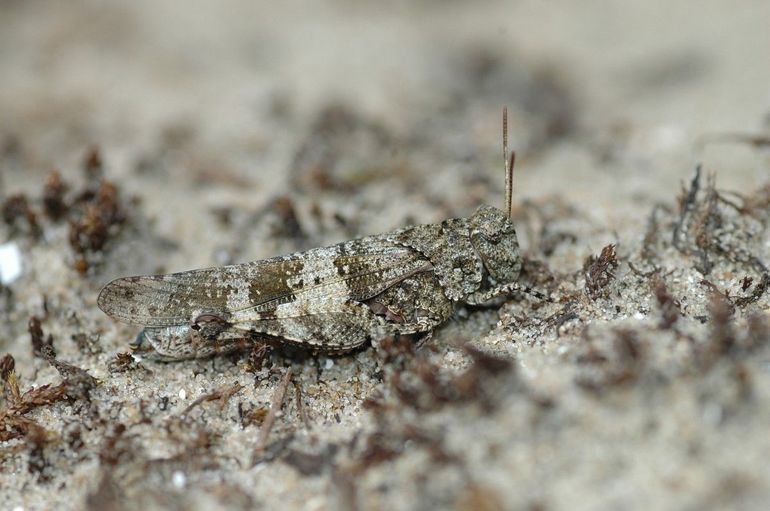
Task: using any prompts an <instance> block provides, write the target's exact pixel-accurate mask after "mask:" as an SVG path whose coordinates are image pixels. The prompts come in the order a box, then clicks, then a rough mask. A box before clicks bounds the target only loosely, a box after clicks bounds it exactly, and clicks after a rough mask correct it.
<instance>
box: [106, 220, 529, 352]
mask: <svg viewBox="0 0 770 511" xmlns="http://www.w3.org/2000/svg"><path fill="white" fill-rule="evenodd" d="M520 271H521V257H520V255H519V247H518V242H517V239H516V232H515V230H514V227H513V224H512V223H511V221H510V220H509V219H508V217H507V216H506V214H505V213H503V212H502V211H500V210H498V209H496V208H493V207H490V206H481V207H480V208H479V209H478V210H477V211H476V212H475V213H474V214H473V216H471V217H470V218H462V219H449V220H445V221H443V222H441V223H437V224H427V225H417V226H412V227H406V228H404V229H399V230H396V231H393V232H390V233H386V234H380V235H376V236H369V237H366V238H361V239H356V240H352V241H346V242H344V243H340V244H338V245H333V246H330V247H324V248H316V249H312V250H308V251H306V252H298V253H295V254H290V255H286V256H280V257H274V258H271V259H265V260H261V261H254V262H251V263H245V264H236V265H230V266H223V267H218V268H208V269H202V270H192V271H186V272H181V273H174V274H170V275H155V276H139V277H126V278H120V279H117V280H114V281H112V282H110V283H109V284H107V285H106V286H105V287H104V289H102V291H101V293H100V294H99V299H98V304H99V307H100V308H101V309H102V310H103V311H104V312H106V313H107V314H109V315H110V316H112V317H113V318H115V319H117V320H120V321H124V322H127V323H131V324H136V325H142V326H144V327H145V329H144V330H143V332H142V333H141V334H140V337H139V344H141V345H142V347H143V348H144V347H148V345H149V347H151V348H152V349H153V350H154V352H155V354H156V355H159V356H161V357H163V358H167V359H185V358H197V357H206V356H210V355H214V354H216V353H221V352H225V351H232V350H235V349H241V348H243V347H245V346H248V345H249V344H250V343H251V342H253V341H255V340H260V341H267V342H273V343H276V344H293V345H297V346H300V347H303V348H306V349H309V350H312V351H320V352H326V353H344V352H346V351H350V350H352V349H354V348H356V347H358V346H360V345H362V344H364V343H366V342H367V341H372V340H377V339H380V338H382V337H384V336H386V335H395V334H426V335H429V334H430V332H432V331H433V329H434V328H436V327H437V326H438V325H440V324H441V323H443V322H445V321H446V320H447V319H449V318H450V317H451V315H452V313H453V311H454V306H455V304H456V303H458V302H463V303H468V304H478V303H482V302H485V301H487V300H489V299H491V298H493V297H495V296H498V295H500V294H502V293H506V292H509V291H512V290H515V289H517V288H518V286H517V284H516V281H517V279H518V276H519V272H520Z"/></svg>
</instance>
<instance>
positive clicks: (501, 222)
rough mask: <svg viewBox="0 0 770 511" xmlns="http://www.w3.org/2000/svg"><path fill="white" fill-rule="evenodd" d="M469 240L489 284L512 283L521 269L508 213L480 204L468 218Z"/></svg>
mask: <svg viewBox="0 0 770 511" xmlns="http://www.w3.org/2000/svg"><path fill="white" fill-rule="evenodd" d="M470 228H471V243H472V244H473V248H474V249H475V250H476V253H477V254H478V255H479V257H480V258H481V262H482V263H483V264H484V268H485V269H486V272H487V274H488V276H489V279H490V281H492V282H491V283H492V284H496V285H500V284H508V283H512V282H515V281H516V279H518V277H519V273H520V272H521V255H520V254H519V242H518V240H517V239H516V230H515V229H514V227H513V223H511V220H510V219H509V218H508V216H507V215H506V214H505V213H503V212H502V211H500V210H499V209H497V208H493V207H492V206H480V207H479V209H477V210H476V212H475V213H474V214H473V216H472V217H471V218H470Z"/></svg>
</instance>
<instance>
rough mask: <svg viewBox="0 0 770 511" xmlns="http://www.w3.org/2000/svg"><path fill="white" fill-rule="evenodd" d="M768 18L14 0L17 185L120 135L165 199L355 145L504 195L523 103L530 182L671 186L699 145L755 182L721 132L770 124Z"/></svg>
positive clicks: (358, 155)
mask: <svg viewBox="0 0 770 511" xmlns="http://www.w3.org/2000/svg"><path fill="white" fill-rule="evenodd" d="M768 19H770V5H768V3H767V2H763V1H760V0H755V1H747V2H740V3H739V4H734V3H726V2H721V1H710V0H709V1H703V2H697V3H694V2H691V1H681V0H679V1H666V2H644V3H637V2H634V3H631V2H629V3H613V2H604V1H599V0H589V1H586V2H580V3H574V2H537V1H518V2H498V1H480V2H472V3H471V2H435V1H420V2H388V3H387V4H383V3H381V2H352V1H344V0H335V1H326V2H312V3H311V2H307V3H306V2H287V3H280V4H276V3H274V2H251V1H225V2H202V1H192V2H185V3H184V5H182V4H180V3H178V2H167V1H160V2H159V1H154V0H153V1H149V0H147V1H142V0H140V1H135V2H130V3H104V2H96V1H94V2H87V1H77V2H67V3H61V2H40V1H31V2H30V1H14V0H4V1H3V2H2V3H0V75H2V87H0V143H1V144H2V145H1V146H0V147H2V153H1V154H0V158H2V159H1V160H0V165H2V167H1V168H2V186H4V187H5V189H6V192H7V191H9V190H16V189H23V188H24V187H25V186H31V184H30V183H32V182H34V181H36V180H37V181H39V179H40V177H41V176H44V175H45V174H47V173H48V172H49V171H50V169H51V168H53V167H56V168H60V169H61V170H62V172H63V173H64V174H65V176H66V175H67V174H68V173H69V172H70V171H72V169H74V168H76V167H77V166H79V164H80V162H81V161H82V159H83V158H84V155H85V154H86V153H87V151H88V150H89V148H92V147H98V148H99V149H100V150H101V151H102V156H103V159H104V160H105V164H106V167H107V171H108V174H109V175H110V176H112V177H113V178H114V179H118V180H120V179H123V178H125V179H126V180H127V183H126V186H127V187H129V188H130V189H131V190H132V191H133V192H135V193H138V194H140V195H143V196H144V195H146V196H147V197H146V200H147V202H148V207H149V208H150V209H151V210H155V211H156V212H158V213H162V212H163V208H164V207H170V206H171V204H172V203H174V202H175V200H176V197H175V196H171V197H169V196H165V195H164V196H163V197H162V198H160V197H159V199H161V200H160V201H156V200H154V199H153V196H157V193H154V192H156V191H157V189H158V188H159V187H160V188H163V189H164V190H167V189H168V188H169V187H171V188H174V189H186V188H188V187H189V186H190V183H201V182H206V183H209V184H210V185H211V186H209V187H208V188H207V193H206V194H205V199H202V200H206V201H212V203H225V202H226V203H230V204H236V205H238V204H240V205H246V204H254V201H255V198H256V199H259V198H260V197H262V196H263V195H262V194H265V196H266V197H267V196H272V195H274V194H279V193H286V192H287V191H288V190H289V183H290V182H291V180H292V178H296V179H295V180H294V183H295V184H296V183H304V184H305V185H309V184H310V183H311V181H312V179H311V178H312V177H313V176H310V178H308V176H307V175H304V174H308V173H312V169H311V170H308V168H309V167H312V166H315V167H318V165H317V163H318V162H319V161H321V160H324V159H326V160H324V161H328V160H330V159H335V161H337V160H342V159H345V160H346V161H348V162H349V163H347V164H346V165H347V167H349V168H353V167H357V168H359V169H361V168H364V167H366V168H369V169H372V170H377V171H384V172H385V173H386V174H387V175H384V176H383V175H381V174H382V172H378V174H380V175H373V176H372V175H370V176H352V177H351V176H350V175H343V176H337V178H338V181H339V180H347V181H350V182H349V183H340V182H333V183H331V184H332V188H339V187H341V186H343V185H345V184H348V185H350V184H352V185H354V186H355V187H359V188H360V187H361V185H362V184H366V183H369V182H371V181H380V180H385V181H386V184H387V180H388V179H390V178H391V177H392V176H393V175H397V174H398V175H399V176H400V177H405V176H412V178H413V179H411V180H410V185H411V186H410V187H409V190H413V189H415V187H418V188H419V189H420V190H421V191H422V192H423V193H425V194H427V195H429V196H434V197H433V198H434V199H435V200H436V201H442V202H446V203H449V204H456V205H457V206H458V209H459V210H457V211H455V210H454V209H455V208H450V209H453V211H452V212H453V213H462V214H467V211H465V209H464V208H465V207H467V203H469V202H478V201H479V200H481V199H482V198H481V197H475V198H473V199H471V200H469V199H467V198H463V194H467V193H468V189H467V184H468V182H470V181H473V179H481V180H486V181H489V182H490V186H489V189H486V188H485V189H484V190H481V191H479V193H484V194H486V193H493V194H495V195H494V196H493V197H484V198H483V199H484V200H485V201H488V202H494V201H496V200H499V197H500V194H501V190H502V186H501V182H502V179H501V177H500V173H501V172H502V171H501V168H500V167H501V165H500V159H501V158H500V155H499V152H500V149H499V146H500V111H501V109H502V106H503V105H507V106H508V107H509V109H510V111H511V114H510V122H511V130H510V132H511V146H512V148H515V149H516V150H518V151H519V156H520V171H519V173H518V175H517V178H516V189H517V196H518V197H519V198H522V197H527V196H537V195H543V194H549V193H565V192H567V191H568V192H569V194H570V195H572V196H573V198H574V199H575V200H576V201H581V200H585V199H589V200H592V201H595V202H596V203H598V204H603V203H605V202H606V201H607V200H611V201H612V202H616V199H617V194H622V195H628V196H629V197H635V198H636V199H639V198H640V197H641V198H644V199H645V200H649V199H653V200H654V199H655V198H656V197H657V196H658V195H659V194H660V193H661V192H662V191H667V190H671V189H672V187H677V186H678V183H679V182H680V181H681V180H682V179H687V178H688V177H689V175H690V173H691V169H692V167H693V165H694V163H695V162H696V161H703V162H704V163H705V164H706V166H707V168H708V169H709V170H713V171H716V172H717V173H718V181H719V182H720V183H721V184H723V185H724V186H727V187H730V188H737V189H743V188H748V187H751V186H752V184H753V183H754V182H756V181H757V180H758V179H760V178H762V177H763V170H762V168H764V167H763V166H764V165H766V161H763V160H762V156H761V154H757V152H756V151H755V150H754V149H753V148H750V147H747V146H746V145H745V144H744V145H741V144H719V145H718V146H717V145H716V144H708V145H706V146H702V145H701V144H699V141H701V139H702V137H710V136H713V135H715V134H725V133H729V134H732V133H750V134H758V133H761V132H763V131H766V130H767V127H768V116H769V115H770V114H769V112H770V66H768V65H767V59H766V56H767V51H768V49H770V32H769V31H768V30H767V26H766V24H767V20H768ZM324 123H331V127H329V126H325V125H324ZM324 137H325V138H324ZM334 137H337V138H334ZM321 153H323V154H321ZM326 153H334V154H326ZM346 165H342V166H343V167H345V166H346ZM326 166H327V167H331V166H333V165H328V164H327V165H326ZM394 169H400V170H394ZM458 171H460V172H459V173H458ZM340 172H342V173H343V174H344V173H345V172H346V171H344V170H341V171H340ZM350 172H351V173H355V172H354V171H350ZM399 172H400V174H399ZM303 175H304V177H303ZM316 177H317V176H316ZM129 178H130V179H129ZM306 178H307V179H306ZM146 179H149V180H150V181H149V183H153V184H154V186H148V182H145V181H143V180H146ZM472 191H473V190H472ZM405 193H406V192H405ZM217 194H221V195H222V197H220V198H217ZM398 194H399V192H396V193H395V195H398ZM393 195H394V194H393V193H391V196H393ZM179 200H182V201H187V200H192V199H191V197H189V196H185V197H181V198H179ZM195 200H201V199H195ZM169 201H171V202H169ZM383 207H384V206H383ZM403 207H407V208H411V207H412V206H409V205H406V206H403ZM610 209H613V208H610ZM621 209H622V208H621ZM410 213H414V214H417V215H425V214H427V213H426V212H425V211H422V210H420V209H419V208H418V209H415V210H414V211H412V210H411V209H410ZM611 214H612V215H620V216H623V214H622V211H615V212H613V213H611ZM630 216H633V213H631V215H630ZM393 220H394V222H396V221H400V220H402V218H394V219H393ZM426 220H432V219H431V218H428V219H426ZM618 220H619V221H620V220H625V219H624V218H623V219H621V218H619V219H618ZM389 225H390V224H387V223H383V225H381V226H380V225H377V226H373V227H382V228H388V227H389Z"/></svg>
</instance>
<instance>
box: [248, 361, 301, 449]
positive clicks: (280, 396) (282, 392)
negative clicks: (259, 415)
mask: <svg viewBox="0 0 770 511" xmlns="http://www.w3.org/2000/svg"><path fill="white" fill-rule="evenodd" d="M292 372H293V371H292V368H291V367H290V368H289V369H287V370H286V374H284V375H283V378H282V379H281V383H280V384H279V385H278V388H277V389H275V394H273V402H272V404H271V405H270V411H269V412H268V414H267V417H265V422H263V423H262V429H260V430H259V440H258V441H257V447H256V448H255V449H254V459H259V458H260V457H261V455H262V453H264V452H265V448H266V447H267V440H268V438H269V437H270V431H271V430H272V429H273V425H274V424H275V419H276V418H277V417H278V412H280V411H281V406H282V405H283V400H284V398H285V397H286V389H287V388H288V387H289V382H290V381H291V375H292Z"/></svg>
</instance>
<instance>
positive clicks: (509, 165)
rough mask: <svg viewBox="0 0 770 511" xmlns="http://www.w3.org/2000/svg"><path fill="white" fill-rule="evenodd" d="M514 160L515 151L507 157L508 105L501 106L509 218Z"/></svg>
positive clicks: (506, 198) (509, 214)
mask: <svg viewBox="0 0 770 511" xmlns="http://www.w3.org/2000/svg"><path fill="white" fill-rule="evenodd" d="M515 161H516V152H512V153H511V157H510V159H508V107H507V106H506V107H503V170H504V171H505V211H506V212H507V213H508V218H511V209H512V207H511V204H512V200H513V199H512V197H513V164H514V162H515Z"/></svg>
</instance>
